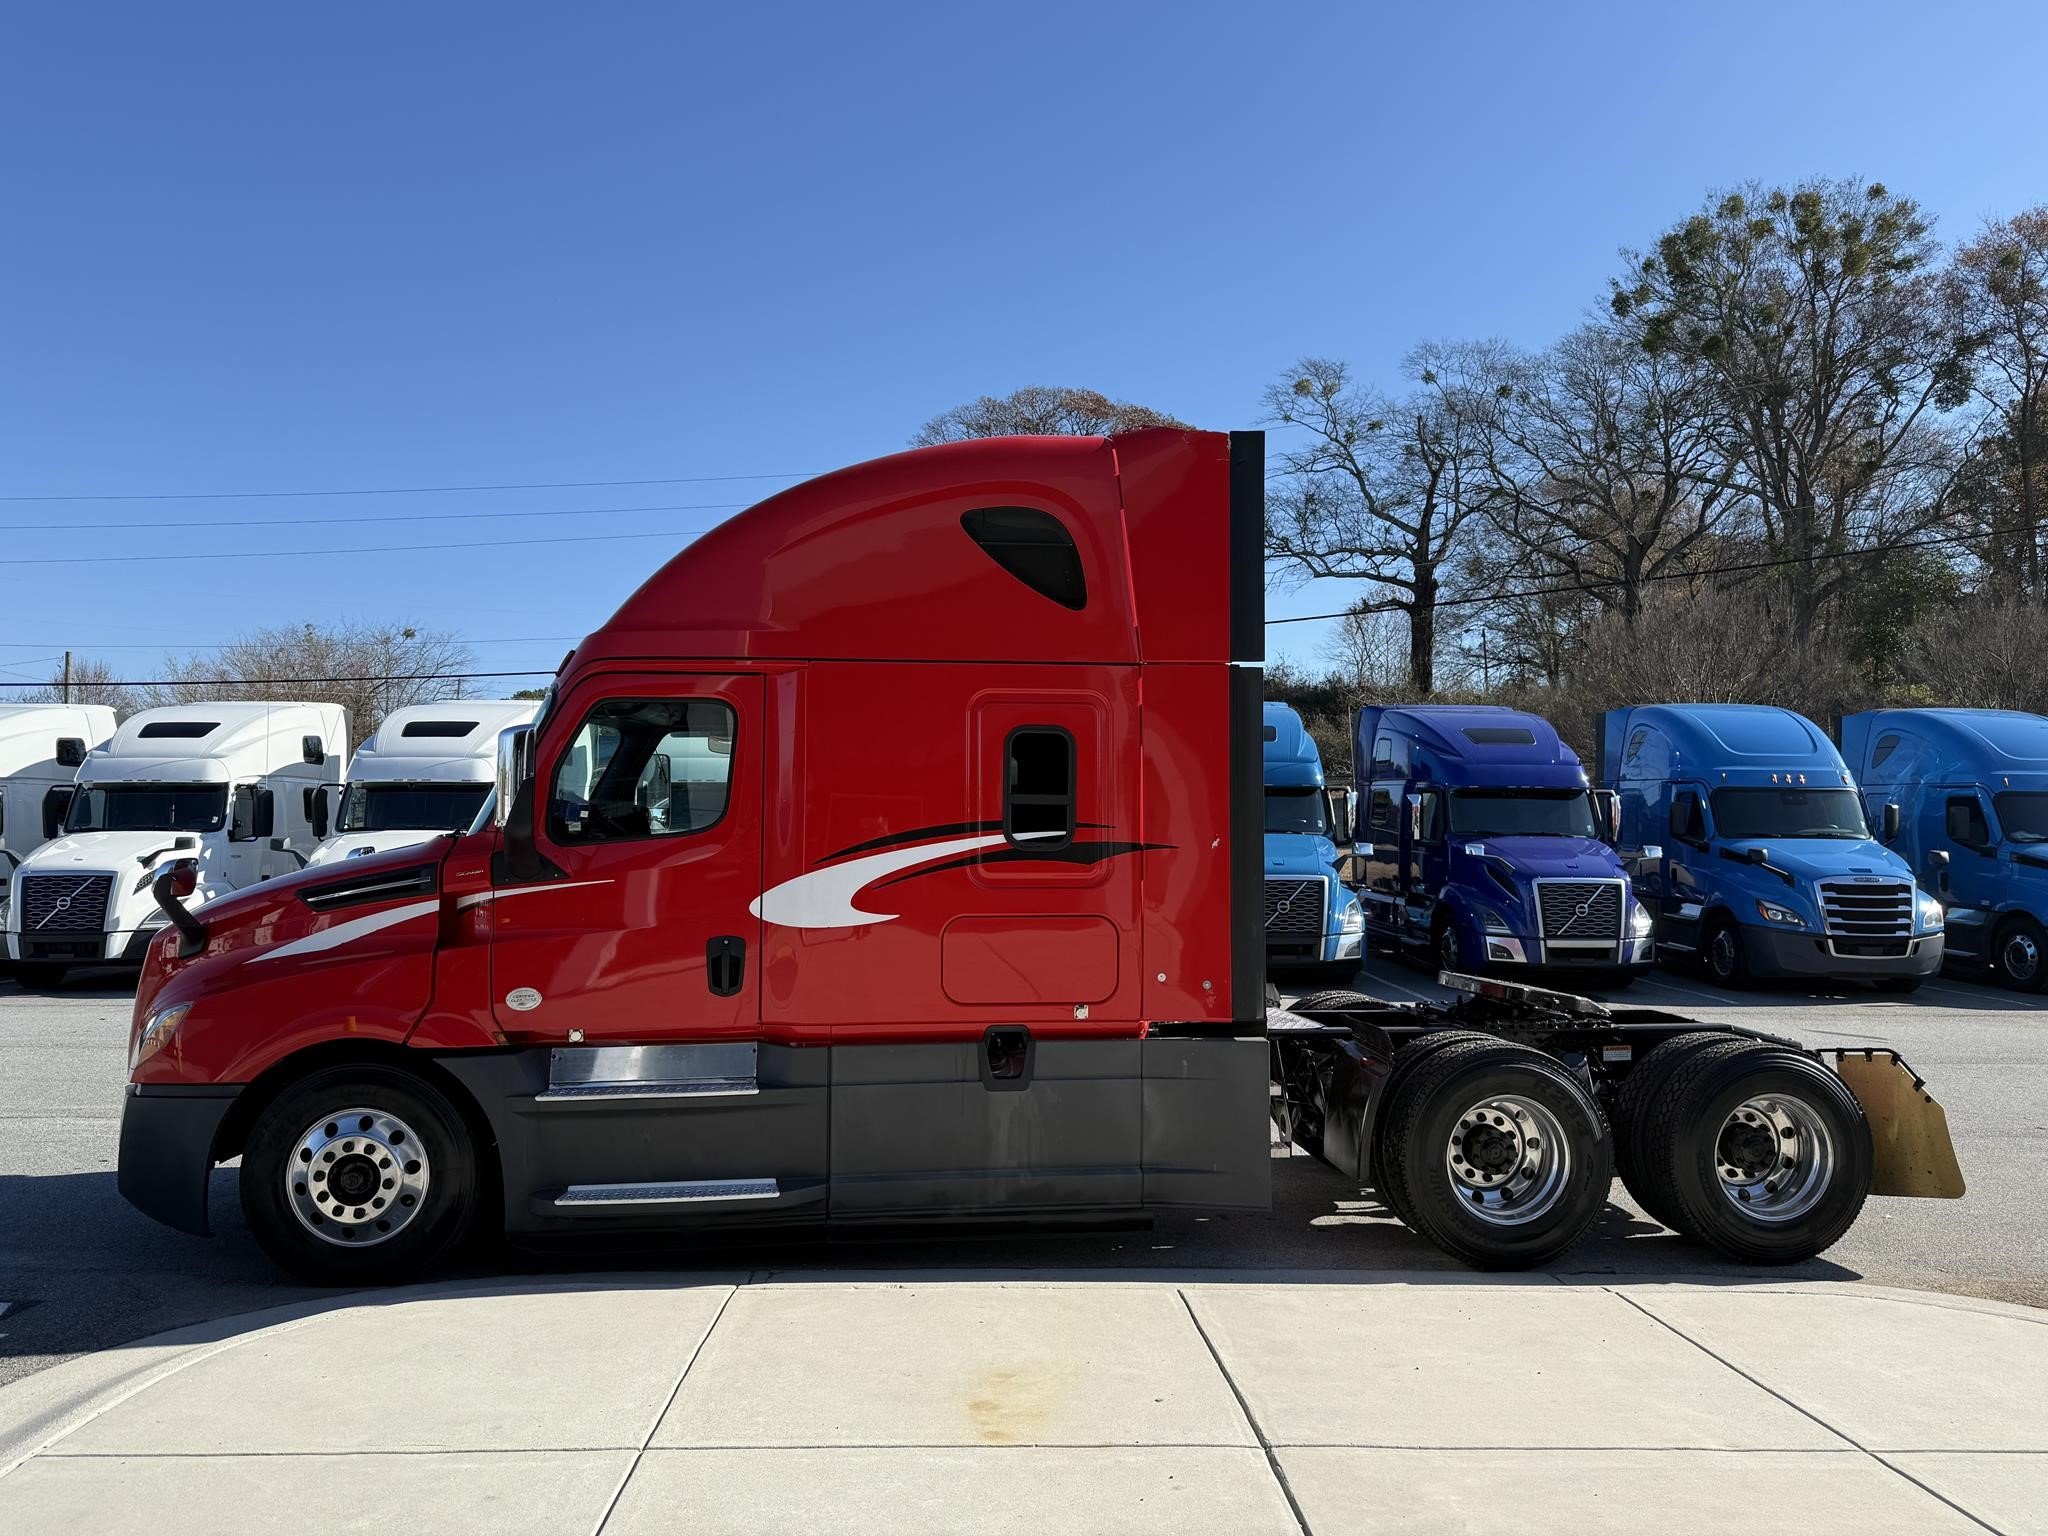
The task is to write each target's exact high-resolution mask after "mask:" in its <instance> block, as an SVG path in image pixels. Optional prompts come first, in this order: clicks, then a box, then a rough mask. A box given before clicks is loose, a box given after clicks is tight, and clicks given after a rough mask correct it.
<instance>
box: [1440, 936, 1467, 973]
mask: <svg viewBox="0 0 2048 1536" xmlns="http://www.w3.org/2000/svg"><path fill="white" fill-rule="evenodd" d="M1436 958H1437V963H1438V965H1439V966H1441V967H1442V968H1443V969H1444V970H1447V971H1455V970H1456V969H1457V968H1458V967H1459V966H1460V965H1462V964H1464V960H1463V958H1462V957H1461V956H1460V955H1459V954H1458V930H1457V929H1455V928H1446V929H1445V930H1444V932H1443V937H1442V938H1440V939H1438V940H1437V941H1436Z"/></svg>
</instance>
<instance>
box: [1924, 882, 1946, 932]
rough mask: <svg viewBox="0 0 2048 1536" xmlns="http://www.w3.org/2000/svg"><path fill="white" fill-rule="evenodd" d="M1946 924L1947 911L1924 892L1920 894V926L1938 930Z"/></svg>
mask: <svg viewBox="0 0 2048 1536" xmlns="http://www.w3.org/2000/svg"><path fill="white" fill-rule="evenodd" d="M1947 923H1948V911H1947V909H1946V908H1945V907H1943V906H1942V904H1941V903H1940V902H1938V901H1936V900H1935V899H1934V898H1933V897H1932V896H1930V895H1928V894H1927V893H1926V892H1925V891H1922V892H1921V893H1920V926H1921V927H1922V928H1940V927H1944V926H1946V924H1947Z"/></svg>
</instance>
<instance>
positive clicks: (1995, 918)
mask: <svg viewBox="0 0 2048 1536" xmlns="http://www.w3.org/2000/svg"><path fill="white" fill-rule="evenodd" d="M1839 731H1840V736H1841V746H1842V756H1843V757H1844V758H1846V759H1847V760H1848V764H1849V771H1850V772H1851V773H1853V774H1854V775H1855V776H1856V782H1857V784H1858V786H1859V787H1860V788H1861V790H1862V792H1863V799H1864V807H1865V811H1866V814H1868V813H1873V812H1874V813H1876V814H1878V815H1880V816H1883V815H1884V814H1885V812H1884V809H1883V808H1884V807H1886V806H1892V805H1895V806H1897V807H1898V812H1897V816H1898V834H1897V836H1896V837H1893V838H1891V839H1889V841H1890V843H1891V847H1892V850H1893V851H1894V852H1895V853H1897V854H1899V855H1900V856H1901V857H1902V858H1904V859H1905V861H1906V862H1907V863H1908V864H1909V865H1911V866H1912V868H1913V870H1914V872H1915V874H1917V875H1918V876H1919V878H1920V881H1921V883H1922V884H1923V885H1924V886H1926V887H1927V888H1929V889H1931V890H1932V891H1933V892H1934V894H1935V896H1936V897H1937V899H1939V900H1940V902H1941V903H1942V905H1943V907H1944V908H1945V909H1946V912H1947V920H1948V927H1947V958H1948V959H1949V960H1950V961H1951V962H1956V963H1961V964H1963V965H1969V966H1983V967H1988V968H1989V969H1990V971H1991V972H1992V974H1993V975H1995V976H1996V977H1997V978H1998V979H1999V980H2000V981H2002V982H2004V983H2005V984H2006V985H2007V986H2009V987H2015V988H2018V989H2019V990H2021V991H2025V992H2038V991H2040V990H2041V989H2042V988H2043V987H2044V986H2048V955H2044V953H2043V951H2044V950H2048V935H2044V925H2043V921H2042V920H2043V918H2044V916H2048V719H2044V718H2043V717H2041V716H2040V715H2029V714H2022V713H2021V712H2019V711H2018V710H2009V709H1880V710H1871V711H1868V712H1866V713H1864V714H1860V715H1849V716H1847V717H1845V718H1844V719H1843V720H1842V722H1841V725H1840V727H1839Z"/></svg>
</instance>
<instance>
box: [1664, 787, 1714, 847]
mask: <svg viewBox="0 0 2048 1536" xmlns="http://www.w3.org/2000/svg"><path fill="white" fill-rule="evenodd" d="M1671 835H1672V836H1673V837H1675V838H1677V839H1679V840H1680V841H1681V842H1687V843H1703V842H1705V841H1706V840H1707V812H1706V807H1705V806H1703V805H1702V804H1701V803H1700V797H1699V795H1698V793H1697V792H1695V791H1693V790H1690V789H1682V790H1680V791H1679V792H1678V794H1677V795H1676V796H1674V797H1673V799H1672V801H1671Z"/></svg>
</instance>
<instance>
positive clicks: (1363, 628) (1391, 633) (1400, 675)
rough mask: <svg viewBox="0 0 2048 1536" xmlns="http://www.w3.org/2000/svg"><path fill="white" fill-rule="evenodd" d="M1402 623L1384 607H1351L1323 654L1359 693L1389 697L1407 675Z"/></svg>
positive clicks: (1325, 645) (1402, 683)
mask: <svg viewBox="0 0 2048 1536" xmlns="http://www.w3.org/2000/svg"><path fill="white" fill-rule="evenodd" d="M1405 628H1406V626H1405V625H1403V624H1402V623H1401V621H1400V620H1399V619H1398V618H1397V617H1396V616H1395V615H1393V614H1391V613H1388V612H1386V611H1385V610H1384V609H1372V608H1354V609H1352V610H1351V612H1349V613H1347V614H1345V615H1344V617H1343V618H1342V619H1340V620H1338V621H1337V628H1336V631H1335V633H1333V634H1332V635H1331V636H1330V638H1329V640H1328V641H1326V642H1325V643H1324V646H1323V655H1324V657H1325V658H1326V659H1327V660H1328V661H1329V663H1330V665H1331V667H1332V668H1334V669H1335V673H1336V675H1337V676H1338V677H1341V678H1342V679H1343V680H1344V681H1345V682H1346V683H1347V684H1349V685H1350V686H1351V687H1352V688H1353V689H1356V690H1357V691H1358V692H1359V693H1360V694H1361V695H1365V694H1370V695H1372V696H1373V697H1376V698H1384V697H1391V696H1393V695H1394V694H1395V693H1397V692H1398V691H1399V690H1400V689H1401V688H1402V687H1403V686H1405V684H1406V682H1407V678H1408V637H1407V635H1406V634H1405V633H1404V630H1405Z"/></svg>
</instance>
